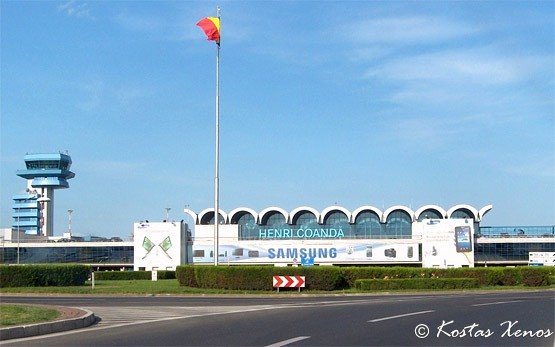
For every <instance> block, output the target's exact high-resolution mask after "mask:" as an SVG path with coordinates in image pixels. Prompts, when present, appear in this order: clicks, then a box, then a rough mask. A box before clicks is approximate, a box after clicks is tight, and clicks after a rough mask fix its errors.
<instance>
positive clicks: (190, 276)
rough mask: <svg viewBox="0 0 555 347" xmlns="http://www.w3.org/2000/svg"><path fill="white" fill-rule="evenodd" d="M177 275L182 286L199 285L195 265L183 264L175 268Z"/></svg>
mask: <svg viewBox="0 0 555 347" xmlns="http://www.w3.org/2000/svg"><path fill="white" fill-rule="evenodd" d="M175 277H176V278H177V281H178V282H179V285H180V286H187V287H198V286H199V285H198V283H197V280H196V278H195V266H194V265H182V266H178V267H177V268H176V269H175Z"/></svg>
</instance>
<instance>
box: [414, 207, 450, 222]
mask: <svg viewBox="0 0 555 347" xmlns="http://www.w3.org/2000/svg"><path fill="white" fill-rule="evenodd" d="M426 210H434V211H436V212H437V213H438V214H439V215H441V216H442V217H443V218H446V217H447V211H445V210H444V209H443V208H442V207H440V206H437V205H425V206H422V207H420V208H419V209H418V210H416V211H415V212H414V218H415V219H417V220H418V219H420V215H421V214H422V212H424V211H426Z"/></svg>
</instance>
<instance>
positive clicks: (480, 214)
mask: <svg viewBox="0 0 555 347" xmlns="http://www.w3.org/2000/svg"><path fill="white" fill-rule="evenodd" d="M492 208H493V205H487V206H484V207H482V208H481V209H480V211H478V218H479V219H478V220H477V222H481V221H482V219H483V218H484V216H485V215H486V213H488V212H489V211H491V209H492Z"/></svg>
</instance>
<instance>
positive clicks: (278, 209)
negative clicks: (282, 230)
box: [258, 206, 289, 224]
mask: <svg viewBox="0 0 555 347" xmlns="http://www.w3.org/2000/svg"><path fill="white" fill-rule="evenodd" d="M275 212H278V213H281V214H282V215H283V217H284V218H285V221H286V222H289V213H287V211H285V210H284V209H282V208H281V207H275V206H273V207H268V208H265V209H263V210H262V211H260V213H259V214H258V223H259V224H262V221H263V220H264V218H268V217H266V216H267V215H268V216H269V215H270V214H273V213H275Z"/></svg>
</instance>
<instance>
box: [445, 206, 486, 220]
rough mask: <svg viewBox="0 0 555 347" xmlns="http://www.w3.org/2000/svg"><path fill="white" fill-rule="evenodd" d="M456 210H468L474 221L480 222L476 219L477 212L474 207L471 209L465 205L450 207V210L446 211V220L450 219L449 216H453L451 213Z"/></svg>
mask: <svg viewBox="0 0 555 347" xmlns="http://www.w3.org/2000/svg"><path fill="white" fill-rule="evenodd" d="M457 210H468V211H470V213H472V215H473V216H474V220H475V221H480V220H479V219H478V218H479V217H478V210H477V209H475V208H474V207H472V206H470V205H466V204H459V205H455V206H453V207H451V208H450V209H448V210H447V218H451V215H453V213H454V212H455V211H457Z"/></svg>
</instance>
